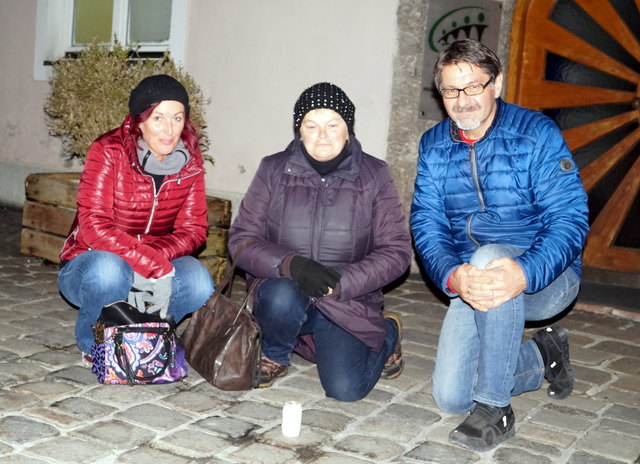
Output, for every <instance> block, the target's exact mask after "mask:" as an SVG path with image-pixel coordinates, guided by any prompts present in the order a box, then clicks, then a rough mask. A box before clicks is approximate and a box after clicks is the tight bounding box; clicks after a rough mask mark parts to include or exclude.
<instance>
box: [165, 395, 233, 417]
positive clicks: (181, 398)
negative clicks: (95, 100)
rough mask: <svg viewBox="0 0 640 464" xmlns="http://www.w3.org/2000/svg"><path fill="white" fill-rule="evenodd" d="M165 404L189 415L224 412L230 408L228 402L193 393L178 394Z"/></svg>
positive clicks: (168, 399)
mask: <svg viewBox="0 0 640 464" xmlns="http://www.w3.org/2000/svg"><path fill="white" fill-rule="evenodd" d="M164 402H165V403H166V404H168V405H170V406H171V407H172V408H174V409H176V410H179V411H184V412H185V413H187V414H202V413H206V412H210V411H214V410H222V409H224V408H226V407H227V406H229V403H228V402H227V401H222V400H220V399H218V398H214V397H212V396H210V395H203V394H202V393H197V392H192V391H182V392H178V393H176V394H175V395H171V396H169V397H167V398H165V399H164Z"/></svg>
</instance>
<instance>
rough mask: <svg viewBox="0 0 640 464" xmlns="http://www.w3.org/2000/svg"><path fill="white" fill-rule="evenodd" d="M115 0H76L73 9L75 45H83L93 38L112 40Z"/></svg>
mask: <svg viewBox="0 0 640 464" xmlns="http://www.w3.org/2000/svg"><path fill="white" fill-rule="evenodd" d="M112 15H113V0H75V1H74V9H73V45H74V46H82V45H85V44H88V43H89V42H91V41H92V40H93V39H97V41H98V42H111V38H112V37H111V18H112Z"/></svg>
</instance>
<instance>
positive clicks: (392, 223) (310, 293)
mask: <svg viewBox="0 0 640 464" xmlns="http://www.w3.org/2000/svg"><path fill="white" fill-rule="evenodd" d="M354 113H355V107H354V105H353V103H351V101H350V100H349V98H348V97H347V95H346V94H345V93H344V92H343V91H342V90H341V89H340V88H339V87H337V86H335V85H333V84H329V83H326V82H323V83H319V84H315V85H313V86H311V87H309V88H308V89H306V90H305V91H304V92H303V93H302V95H300V98H299V99H298V101H297V102H296V104H295V107H294V131H295V137H294V139H293V141H292V142H291V143H290V144H289V146H288V147H287V148H286V149H285V150H284V151H283V152H280V153H277V154H275V155H272V156H268V157H266V158H264V159H263V160H262V162H261V164H260V167H259V168H258V172H257V173H256V175H255V177H254V179H253V181H252V183H251V185H250V186H249V190H248V191H247V193H246V195H245V197H244V199H243V201H242V204H241V205H240V209H239V212H238V215H237V217H236V219H235V221H234V223H233V225H232V227H231V231H230V236H229V248H230V251H231V254H232V256H236V258H237V262H238V266H239V267H241V268H243V269H244V270H246V271H247V273H248V274H249V277H250V279H254V278H258V279H260V280H261V282H260V286H259V287H258V290H257V293H256V303H255V309H254V314H255V315H256V317H257V319H258V321H259V323H260V327H261V329H262V335H263V344H262V359H261V378H260V386H261V387H268V386H270V385H272V384H273V382H274V380H275V379H276V378H278V377H282V376H284V375H286V374H287V371H288V367H289V365H290V363H291V355H292V353H293V352H294V351H295V352H296V353H298V354H300V355H301V356H303V357H304V358H306V359H308V360H310V361H312V362H315V363H316V365H317V367H318V374H319V376H320V381H321V383H322V386H323V388H324V390H325V392H326V394H327V396H329V397H332V398H335V399H337V400H341V401H357V400H359V399H362V398H364V397H365V396H366V395H367V394H368V393H369V392H370V391H371V389H372V388H373V387H374V386H375V384H376V382H377V381H378V379H379V378H380V377H383V378H387V379H392V378H395V377H397V376H399V375H400V373H401V372H402V369H403V366H404V363H403V360H402V351H401V348H400V341H401V339H402V323H401V321H400V317H399V316H398V315H397V314H393V313H385V314H383V313H382V306H383V295H382V287H383V286H385V285H387V284H389V283H391V282H392V281H394V280H395V279H397V278H398V277H400V276H401V275H402V274H403V273H404V272H405V271H406V270H407V268H408V266H409V263H410V260H411V256H412V249H411V239H410V235H409V231H408V227H407V221H406V219H405V215H404V213H403V210H402V205H401V203H400V199H399V197H398V194H397V191H396V188H395V185H394V183H393V179H392V176H391V172H390V170H389V167H388V166H387V164H386V163H385V162H384V161H381V160H379V159H376V158H374V157H373V156H370V155H368V154H366V153H364V152H363V151H362V148H361V146H360V143H359V142H358V140H357V139H356V138H355V135H354V133H353V123H354ZM239 251H241V252H240V253H239V255H238V252H239Z"/></svg>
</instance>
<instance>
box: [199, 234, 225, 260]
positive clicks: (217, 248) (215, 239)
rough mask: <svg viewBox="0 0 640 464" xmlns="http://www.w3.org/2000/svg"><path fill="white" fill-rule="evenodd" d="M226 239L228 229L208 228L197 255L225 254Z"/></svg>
mask: <svg viewBox="0 0 640 464" xmlns="http://www.w3.org/2000/svg"><path fill="white" fill-rule="evenodd" d="M228 240H229V229H222V228H219V227H213V228H209V231H208V234H207V241H206V243H205V247H204V248H203V249H202V251H200V253H198V256H202V257H204V256H227V254H228V251H227V241H228Z"/></svg>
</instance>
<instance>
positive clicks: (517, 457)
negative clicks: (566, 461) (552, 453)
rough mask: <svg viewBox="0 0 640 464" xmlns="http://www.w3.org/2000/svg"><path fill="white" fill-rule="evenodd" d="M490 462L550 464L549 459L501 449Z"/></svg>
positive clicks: (503, 463)
mask: <svg viewBox="0 0 640 464" xmlns="http://www.w3.org/2000/svg"><path fill="white" fill-rule="evenodd" d="M491 460H492V462H494V463H496V464H522V463H524V462H526V463H527V464H550V463H551V462H553V461H551V459H550V458H548V457H547V456H540V455H537V454H533V453H529V452H527V451H523V450H521V449H517V448H511V447H507V446H505V447H503V448H500V449H497V450H496V451H495V452H494V453H493V456H492V459H491Z"/></svg>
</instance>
